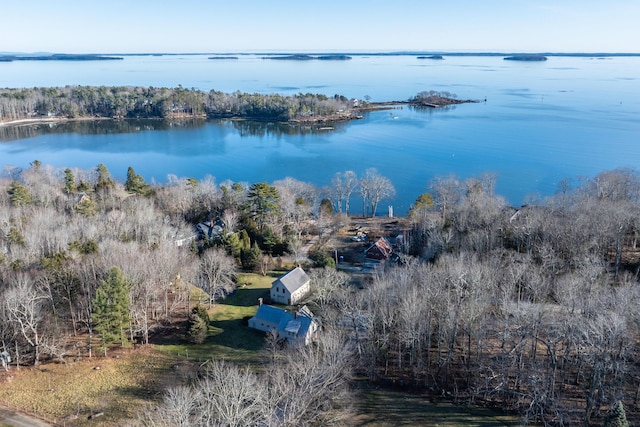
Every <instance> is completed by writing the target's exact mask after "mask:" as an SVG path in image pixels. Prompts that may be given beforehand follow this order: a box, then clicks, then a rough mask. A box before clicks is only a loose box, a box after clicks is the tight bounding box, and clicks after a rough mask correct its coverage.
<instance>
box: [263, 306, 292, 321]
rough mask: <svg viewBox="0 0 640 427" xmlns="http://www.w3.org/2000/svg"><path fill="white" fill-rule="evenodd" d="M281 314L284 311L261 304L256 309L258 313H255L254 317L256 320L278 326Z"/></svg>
mask: <svg viewBox="0 0 640 427" xmlns="http://www.w3.org/2000/svg"><path fill="white" fill-rule="evenodd" d="M283 312H284V313H286V311H284V310H282V309H280V308H277V307H274V306H272V305H267V304H262V305H260V306H259V307H258V311H257V312H256V315H255V316H254V317H255V318H256V319H260V320H264V321H266V322H269V323H276V324H279V323H280V319H281V318H282V313H283ZM291 317H293V316H291Z"/></svg>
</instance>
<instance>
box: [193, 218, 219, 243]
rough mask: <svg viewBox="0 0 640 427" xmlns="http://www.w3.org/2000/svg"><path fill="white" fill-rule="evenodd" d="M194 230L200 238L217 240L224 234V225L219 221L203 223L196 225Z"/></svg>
mask: <svg viewBox="0 0 640 427" xmlns="http://www.w3.org/2000/svg"><path fill="white" fill-rule="evenodd" d="M195 229H196V233H198V236H200V237H201V238H209V239H218V238H220V237H221V236H222V233H223V232H224V223H223V222H222V221H221V220H219V219H218V220H216V221H213V220H211V221H204V222H200V223H198V224H196V226H195Z"/></svg>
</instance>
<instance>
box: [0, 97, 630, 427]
mask: <svg viewBox="0 0 640 427" xmlns="http://www.w3.org/2000/svg"><path fill="white" fill-rule="evenodd" d="M69 90H72V89H69ZM327 178H328V179H330V180H331V184H330V185H329V186H327V187H326V188H317V187H315V186H313V185H311V184H308V183H304V182H300V181H297V180H295V179H291V178H287V179H284V180H281V181H276V182H273V183H266V182H260V183H252V184H248V183H237V182H235V183H234V182H224V183H216V181H215V179H214V178H213V177H207V178H205V179H202V180H196V179H193V178H181V177H176V176H169V177H168V179H167V183H166V184H163V185H150V184H149V183H147V182H145V180H144V178H143V177H142V176H140V175H138V174H136V172H135V171H134V170H133V169H132V168H129V170H128V171H127V179H126V181H125V182H124V183H119V182H116V181H115V180H113V179H112V178H111V175H110V172H109V170H108V169H107V168H106V167H105V166H104V165H102V164H101V165H98V166H97V167H96V168H95V169H94V170H80V169H70V168H68V169H64V170H57V169H54V168H52V167H50V166H48V165H43V164H41V163H40V162H39V161H34V162H33V163H32V164H31V166H30V167H29V168H28V169H25V170H17V169H15V170H7V172H6V174H5V177H4V178H2V179H1V180H0V294H1V297H0V301H2V305H1V306H0V338H1V340H2V341H1V342H2V346H3V348H2V349H1V350H3V351H7V352H8V353H9V354H11V356H12V362H11V363H12V365H16V364H20V365H22V366H25V365H39V364H42V363H44V362H50V361H52V360H56V361H64V360H66V359H67V358H69V357H70V355H71V354H73V355H77V354H82V355H83V357H88V356H89V355H92V356H93V357H102V356H104V355H106V354H108V353H109V352H110V351H111V350H112V349H113V348H117V347H120V346H123V345H125V344H126V343H131V342H136V343H139V344H145V343H148V342H149V340H150V337H153V336H154V334H157V333H159V332H160V331H162V330H163V328H165V327H167V325H171V324H172V322H173V321H174V320H175V319H176V318H177V317H178V316H181V315H184V313H190V312H191V310H192V309H193V307H190V306H189V304H190V302H189V301H190V298H189V293H190V292H191V289H192V288H191V285H193V286H196V287H198V288H200V289H201V290H202V291H203V292H205V293H206V294H207V295H209V297H210V301H212V302H214V301H215V300H216V299H219V298H224V297H225V296H226V295H228V294H230V293H231V292H233V290H234V289H235V286H236V285H237V284H236V281H235V277H236V274H237V273H238V271H256V272H261V273H266V271H268V270H270V269H272V268H274V266H275V264H276V263H277V258H278V256H280V255H284V254H289V255H290V256H292V257H293V258H294V260H295V261H296V262H304V263H305V267H306V268H308V269H309V270H310V271H311V275H312V287H313V290H314V292H313V295H312V297H310V299H309V301H308V303H309V304H310V305H311V306H312V307H313V309H314V311H315V312H317V313H318V315H319V316H320V317H321V319H322V333H320V334H319V338H318V343H317V344H316V345H314V346H310V347H309V348H298V349H294V348H287V347H284V348H283V347H281V346H279V345H278V344H277V343H276V342H275V341H274V340H273V339H270V338H268V339H267V340H266V344H265V349H264V354H265V360H266V361H265V365H264V366H266V367H267V369H262V367H261V368H260V369H254V368H255V367H247V366H237V365H234V364H233V363H232V362H222V361H212V362H211V363H210V364H209V365H208V367H207V368H206V369H205V370H204V371H203V373H202V374H201V375H200V376H199V377H198V378H197V379H196V380H193V381H191V382H189V383H185V384H181V385H176V386H175V387H171V388H168V389H167V391H166V394H165V395H164V396H163V397H162V398H161V399H159V400H158V401H156V404H155V405H156V406H155V409H154V410H149V411H147V412H145V414H142V415H141V418H140V423H141V424H144V425H167V426H168V425H327V424H338V425H348V424H349V420H350V418H349V417H350V407H349V404H348V402H349V401H350V400H352V399H353V397H352V396H353V393H354V391H353V388H352V387H351V386H350V384H351V382H352V380H353V378H356V377H359V378H366V379H367V381H370V382H371V383H375V384H384V385H387V386H399V387H400V386H401V387H403V388H411V389H413V390H415V391H417V392H427V393H429V394H430V395H433V396H438V397H441V398H445V399H450V400H452V401H455V402H457V403H475V404H481V405H489V406H493V407H497V408H502V409H505V410H509V411H513V412H514V413H517V414H519V415H520V416H521V417H522V419H523V420H524V422H525V423H534V422H537V423H541V424H543V425H600V424H602V423H603V422H604V420H605V419H607V416H609V415H607V414H616V413H617V414H620V411H621V409H620V408H621V406H620V403H619V402H621V403H622V407H623V408H624V410H623V411H626V417H627V418H628V419H629V420H630V421H631V422H632V423H638V422H639V421H640V415H639V412H638V409H637V408H638V405H640V401H639V400H638V399H640V395H639V394H638V390H639V389H640V369H639V368H640V365H639V362H640V360H638V355H639V354H640V352H639V351H638V338H639V337H640V334H639V332H640V311H639V310H638V307H637V303H636V301H637V300H638V296H639V295H638V292H639V289H640V288H639V287H638V278H639V274H640V260H639V258H640V249H638V247H637V243H638V237H639V230H640V174H639V173H638V172H637V171H636V170H633V169H617V170H612V171H605V172H602V173H600V174H599V175H597V176H595V177H592V178H588V179H583V180H581V181H579V182H577V183H575V185H572V184H574V183H572V182H571V181H564V182H562V183H561V184H560V185H559V188H558V192H557V193H556V194H555V195H554V196H552V197H549V198H546V199H538V200H531V202H530V203H529V204H528V205H526V206H522V207H519V208H514V207H510V206H509V205H508V204H507V203H506V202H505V200H504V198H502V197H501V196H499V195H497V194H495V193H494V184H495V181H494V178H493V177H492V176H491V175H485V176H481V177H477V178H472V179H467V180H460V179H457V178H456V177H453V176H451V177H442V178H436V179H434V180H432V181H431V182H430V187H429V188H430V191H429V193H425V194H423V195H419V196H417V198H416V202H415V204H414V205H413V207H412V209H411V210H410V212H409V214H408V215H407V217H406V218H404V219H403V220H404V221H406V223H407V231H406V233H405V238H404V239H402V244H400V245H398V247H397V248H396V251H397V253H398V261H397V262H396V263H391V262H390V263H387V264H385V265H384V267H383V268H380V269H378V270H377V271H376V272H375V273H374V274H373V275H372V276H371V279H370V280H369V281H367V282H366V284H365V285H364V286H360V287H357V286H353V284H352V281H351V278H350V276H349V275H348V274H346V273H343V272H341V271H338V270H336V269H335V262H334V258H333V256H332V253H331V251H330V248H329V247H327V245H326V242H327V239H328V238H329V236H331V235H332V233H334V231H335V230H336V229H337V228H338V227H340V226H341V224H343V223H344V221H345V217H346V216H348V215H350V212H349V204H350V200H351V198H352V197H353V196H354V195H356V194H357V195H359V196H361V197H362V199H363V201H364V205H363V212H365V213H366V214H367V215H371V216H375V214H376V208H377V205H378V203H379V202H380V200H383V199H385V198H389V197H392V196H393V193H394V191H395V189H394V188H393V184H392V183H391V182H390V181H389V180H388V179H387V178H385V177H384V176H381V175H380V174H378V172H377V171H375V170H368V171H367V172H366V173H365V174H364V175H363V176H360V177H359V176H356V174H355V173H353V172H351V171H346V172H343V173H339V174H336V175H335V176H334V177H327ZM213 219H220V220H221V221H222V223H223V224H224V226H225V228H224V233H222V234H221V235H220V236H219V237H216V238H211V239H210V238H204V239H195V238H194V228H193V227H194V225H195V224H197V223H199V222H202V221H210V220H213ZM306 235H315V236H319V238H318V240H317V243H316V244H315V246H314V247H313V248H312V249H311V250H310V253H309V260H303V259H299V258H298V254H299V252H300V250H301V246H302V241H303V238H304V236H306ZM199 316H204V315H203V314H198V313H197V312H195V311H194V313H193V314H192V316H191V319H192V322H191V326H190V328H192V329H190V331H195V332H194V333H193V336H194V337H195V336H197V329H198V324H199V322H201V321H202V319H201V318H200V317H199ZM79 336H82V337H88V339H87V340H83V341H82V342H83V344H82V345H81V346H78V340H77V339H74V338H75V337H79ZM194 340H195V338H194ZM264 366H263V367H264ZM221 384H225V387H224V388H223V389H220V385H221ZM301 396H303V397H304V399H302V398H301ZM610 408H613V409H612V410H611V411H609V409H610ZM611 425H613V424H611Z"/></svg>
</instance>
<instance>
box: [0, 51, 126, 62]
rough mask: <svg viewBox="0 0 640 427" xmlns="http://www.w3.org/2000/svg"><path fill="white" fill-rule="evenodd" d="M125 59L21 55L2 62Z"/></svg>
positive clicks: (70, 55) (69, 55)
mask: <svg viewBox="0 0 640 427" xmlns="http://www.w3.org/2000/svg"><path fill="white" fill-rule="evenodd" d="M121 59H124V58H122V57H119V56H103V55H84V54H80V55H73V54H66V53H64V54H55V55H37V56H19V55H2V56H0V61H2V62H12V61H111V60H121Z"/></svg>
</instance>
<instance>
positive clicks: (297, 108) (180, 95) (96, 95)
mask: <svg viewBox="0 0 640 427" xmlns="http://www.w3.org/2000/svg"><path fill="white" fill-rule="evenodd" d="M352 108H353V103H352V102H350V101H349V100H348V99H346V98H345V97H343V96H340V95H335V96H334V97H331V98H329V97H327V96H325V95H321V94H310V93H307V94H302V93H300V94H298V95H292V96H283V95H278V94H267V95H263V94H257V93H254V94H249V93H241V92H234V93H222V92H219V91H215V90H212V91H210V92H204V91H201V90H198V89H186V88H183V87H180V86H179V87H177V88H171V89H170V88H154V87H148V88H144V87H129V86H118V87H106V86H100V87H93V86H65V87H60V88H32V89H0V122H2V121H12V120H20V119H33V118H43V117H57V118H134V119H135V118H176V117H180V118H184V117H208V118H230V117H233V118H247V119H249V118H250V119H257V120H278V121H288V120H293V119H297V120H304V119H306V120H312V119H313V118H314V117H325V118H327V117H328V118H333V119H334V120H338V119H343V120H344V119H348V118H351V116H350V111H351V110H352Z"/></svg>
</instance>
